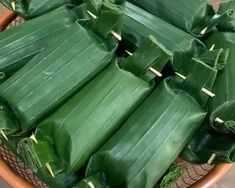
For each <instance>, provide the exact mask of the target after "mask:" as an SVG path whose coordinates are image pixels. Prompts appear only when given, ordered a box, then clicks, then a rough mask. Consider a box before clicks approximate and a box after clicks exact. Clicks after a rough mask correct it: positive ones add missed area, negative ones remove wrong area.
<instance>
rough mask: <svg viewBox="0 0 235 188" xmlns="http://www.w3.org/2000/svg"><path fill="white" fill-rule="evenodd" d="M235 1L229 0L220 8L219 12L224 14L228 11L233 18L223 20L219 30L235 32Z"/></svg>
mask: <svg viewBox="0 0 235 188" xmlns="http://www.w3.org/2000/svg"><path fill="white" fill-rule="evenodd" d="M234 11H235V1H234V0H229V1H227V2H223V3H222V4H221V5H220V7H219V10H218V13H217V14H223V13H224V12H227V13H228V14H229V16H230V17H231V18H232V20H231V21H228V22H221V23H219V25H218V26H217V28H218V30H219V31H231V32H235V15H234Z"/></svg>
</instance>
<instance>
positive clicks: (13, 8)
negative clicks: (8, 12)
mask: <svg viewBox="0 0 235 188" xmlns="http://www.w3.org/2000/svg"><path fill="white" fill-rule="evenodd" d="M11 7H12V10H13V11H15V10H16V3H15V2H14V1H12V2H11Z"/></svg>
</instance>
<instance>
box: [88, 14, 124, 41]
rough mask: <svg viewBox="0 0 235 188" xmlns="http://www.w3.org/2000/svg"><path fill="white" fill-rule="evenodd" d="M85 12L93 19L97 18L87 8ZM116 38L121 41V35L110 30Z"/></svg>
mask: <svg viewBox="0 0 235 188" xmlns="http://www.w3.org/2000/svg"><path fill="white" fill-rule="evenodd" d="M87 13H88V14H89V15H90V16H91V17H92V18H93V19H97V18H98V17H97V16H96V15H95V14H93V13H92V12H90V11H89V10H87ZM110 33H111V34H112V35H113V36H114V37H115V38H116V39H117V40H119V41H121V40H122V37H121V36H120V35H119V34H118V33H116V32H115V31H111V32H110Z"/></svg>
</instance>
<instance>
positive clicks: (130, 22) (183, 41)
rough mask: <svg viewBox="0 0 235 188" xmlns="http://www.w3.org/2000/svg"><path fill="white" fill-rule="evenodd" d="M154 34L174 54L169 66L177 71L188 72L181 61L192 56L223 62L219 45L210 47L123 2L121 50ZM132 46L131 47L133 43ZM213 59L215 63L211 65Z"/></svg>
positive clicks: (203, 59) (217, 64) (139, 43)
mask: <svg viewBox="0 0 235 188" xmlns="http://www.w3.org/2000/svg"><path fill="white" fill-rule="evenodd" d="M149 35H153V36H154V37H156V38H158V40H159V41H160V42H161V43H162V44H163V45H164V46H165V47H166V48H167V49H168V50H169V51H170V52H171V53H172V54H173V58H172V67H173V68H174V70H176V71H180V72H182V73H187V72H188V71H189V70H184V69H185V68H187V66H183V64H184V62H188V61H190V59H191V58H192V57H196V58H198V59H201V60H202V61H204V62H205V63H207V64H210V65H211V66H219V65H220V66H223V65H221V63H222V62H221V63H217V61H215V59H218V61H219V59H220V58H219V57H220V55H221V53H222V50H221V49H218V50H214V51H209V50H207V49H206V48H205V46H204V44H202V42H201V41H200V40H198V39H197V38H195V37H193V36H191V35H189V34H188V33H186V32H184V31H182V30H180V29H178V28H177V27H175V26H173V25H171V24H169V23H167V22H165V21H163V20H161V19H160V18H158V17H156V16H154V15H152V14H150V13H148V12H147V11H145V10H143V9H141V8H139V7H137V6H135V5H133V4H131V3H129V2H126V4H125V6H124V18H123V25H122V37H123V38H124V40H125V41H126V42H124V44H125V45H121V47H122V48H123V49H124V50H128V51H129V50H130V51H131V50H132V49H133V48H135V46H137V47H138V46H140V45H141V44H143V43H144V41H145V40H146V38H147V36H149ZM127 44H132V45H129V46H128V45H127ZM133 46H134V47H133ZM214 63H216V65H214Z"/></svg>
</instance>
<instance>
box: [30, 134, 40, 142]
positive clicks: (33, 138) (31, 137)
mask: <svg viewBox="0 0 235 188" xmlns="http://www.w3.org/2000/svg"><path fill="white" fill-rule="evenodd" d="M29 138H30V139H31V140H33V141H34V142H35V143H36V144H38V140H37V138H36V136H35V135H34V134H32V135H31V136H30V137H29Z"/></svg>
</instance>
